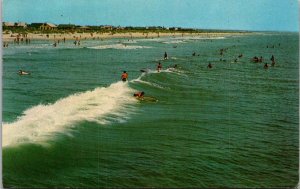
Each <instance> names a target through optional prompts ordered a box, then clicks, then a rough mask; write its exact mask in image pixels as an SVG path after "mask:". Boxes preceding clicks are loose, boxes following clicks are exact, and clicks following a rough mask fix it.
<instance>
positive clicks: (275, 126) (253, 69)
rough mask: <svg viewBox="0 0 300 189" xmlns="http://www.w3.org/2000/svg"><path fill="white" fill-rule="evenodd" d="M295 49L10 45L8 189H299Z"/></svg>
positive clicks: (126, 43)
mask: <svg viewBox="0 0 300 189" xmlns="http://www.w3.org/2000/svg"><path fill="white" fill-rule="evenodd" d="M298 43H299V39H298V35H297V34H293V33H261V34H255V35H254V34H252V35H243V36H231V37H229V36H228V37H224V38H222V37H216V38H209V39H207V38H201V37H184V38H181V37H175V38H156V39H132V40H131V39H129V40H128V39H106V40H103V41H100V40H85V41H81V44H80V46H78V45H77V46H75V45H74V44H73V41H67V42H66V43H62V42H60V43H59V44H58V46H57V47H53V45H52V44H51V42H49V41H32V42H31V44H27V45H26V44H19V45H17V44H9V47H8V48H4V49H3V122H4V123H3V132H2V133H3V142H2V143H3V183H4V187H30V188H32V187H33V188H34V187H93V188H95V187H96V188H97V187H202V188H203V187H288V186H289V187H294V186H296V184H297V183H298V178H299V176H298V167H299V157H298V154H299V152H298V148H299V145H298V140H299V139H298V137H299V136H298V126H299V116H298V115H299V109H298V104H299V77H298V70H299V66H298V62H299V59H298V51H299V47H298ZM273 45H274V48H273ZM267 46H268V48H267ZM222 48H223V49H227V50H226V52H225V53H224V55H223V56H221V55H220V51H219V50H220V49H222ZM165 51H166V52H167V53H168V55H169V59H168V60H162V59H163V54H164V52H165ZM193 52H195V53H196V56H192V53H193ZM239 54H243V57H242V58H238V59H237V61H236V62H235V61H234V60H235V58H237V56H238V55H239ZM272 55H274V56H275V60H276V64H275V66H274V67H271V66H270V67H269V68H268V69H264V68H263V66H264V63H268V64H269V65H271V61H270V57H271V56H272ZM254 56H262V57H263V63H253V62H251V61H250V59H251V58H252V57H254ZM220 59H222V61H220ZM158 61H161V63H162V65H163V70H162V71H161V72H160V73H157V72H156V71H155V68H156V65H157V63H158ZM209 62H210V63H211V64H212V66H213V67H212V69H208V68H207V65H208V63H209ZM175 64H176V65H177V68H175V69H174V68H169V67H173V66H174V65H175ZM20 69H22V70H25V71H29V72H30V73H31V74H30V75H26V76H25V75H23V76H20V75H18V74H17V72H18V70H20ZM141 69H145V70H149V71H148V72H147V73H141V72H140V70H141ZM123 70H126V71H127V72H128V73H129V82H125V83H123V82H121V81H120V76H121V73H122V72H123ZM136 91H145V95H146V96H150V97H154V98H156V99H157V100H158V101H157V102H156V101H150V102H147V101H138V100H136V99H135V98H133V97H132V94H133V93H134V92H136Z"/></svg>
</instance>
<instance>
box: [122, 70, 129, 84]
mask: <svg viewBox="0 0 300 189" xmlns="http://www.w3.org/2000/svg"><path fill="white" fill-rule="evenodd" d="M127 79H128V73H126V71H123V73H122V75H121V80H122V81H124V82H125V81H127Z"/></svg>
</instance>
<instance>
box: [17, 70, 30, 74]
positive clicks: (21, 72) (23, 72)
mask: <svg viewBox="0 0 300 189" xmlns="http://www.w3.org/2000/svg"><path fill="white" fill-rule="evenodd" d="M18 73H19V75H29V74H30V73H28V72H25V71H23V70H19V72H18Z"/></svg>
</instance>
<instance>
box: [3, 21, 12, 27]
mask: <svg viewBox="0 0 300 189" xmlns="http://www.w3.org/2000/svg"><path fill="white" fill-rule="evenodd" d="M2 26H3V27H14V26H15V23H14V22H3V23H2Z"/></svg>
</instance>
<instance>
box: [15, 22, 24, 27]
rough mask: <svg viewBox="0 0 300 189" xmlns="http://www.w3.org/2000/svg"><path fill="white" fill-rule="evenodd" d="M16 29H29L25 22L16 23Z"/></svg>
mask: <svg viewBox="0 0 300 189" xmlns="http://www.w3.org/2000/svg"><path fill="white" fill-rule="evenodd" d="M15 27H17V28H27V24H26V23H25V22H18V23H15Z"/></svg>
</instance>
